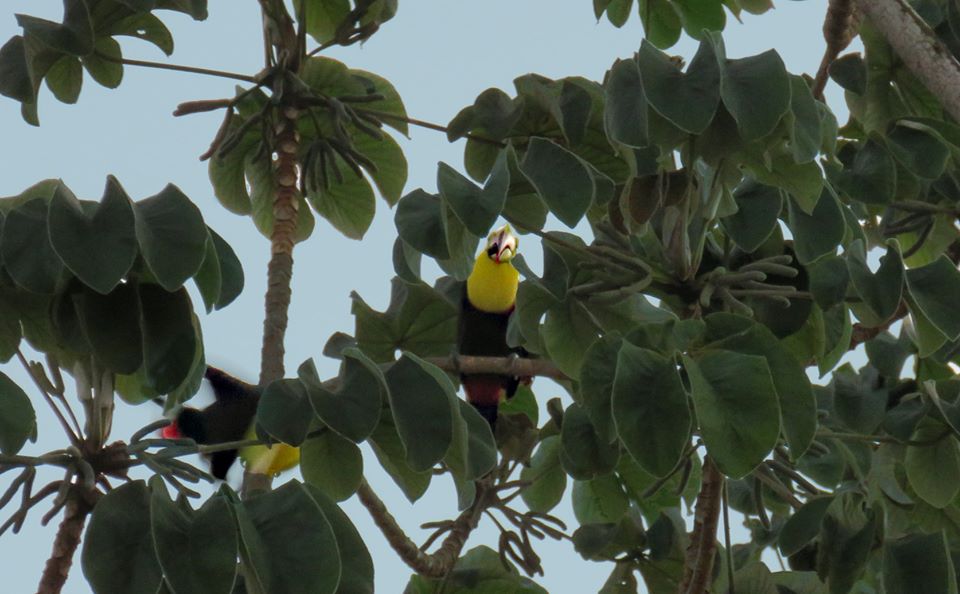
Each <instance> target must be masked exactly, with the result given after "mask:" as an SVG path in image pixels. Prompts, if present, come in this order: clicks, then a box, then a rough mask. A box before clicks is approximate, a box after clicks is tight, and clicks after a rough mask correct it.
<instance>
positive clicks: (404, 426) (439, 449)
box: [386, 353, 456, 471]
mask: <svg viewBox="0 0 960 594" xmlns="http://www.w3.org/2000/svg"><path fill="white" fill-rule="evenodd" d="M386 378H387V385H388V386H389V391H388V392H387V393H388V394H389V398H390V410H391V411H392V412H393V418H394V420H395V422H396V426H397V432H398V433H399V435H400V440H401V441H402V442H403V446H404V448H405V449H406V452H407V462H408V463H409V464H410V467H411V468H412V469H413V470H421V471H422V470H429V469H430V468H432V467H433V466H434V465H435V464H436V463H437V462H439V461H440V460H441V459H442V458H443V457H444V455H445V454H446V453H447V450H448V449H450V443H451V442H452V440H453V413H454V411H453V401H454V400H455V399H456V393H455V392H454V389H453V385H452V384H451V383H450V380H449V379H448V378H447V376H446V375H444V373H443V372H442V371H440V370H439V369H438V368H437V367H436V366H434V365H431V364H430V363H427V362H426V361H424V360H423V359H420V358H419V357H417V356H416V355H413V354H411V353H404V354H403V356H402V357H400V359H399V360H398V361H397V362H396V363H394V364H393V366H392V367H391V368H390V369H389V370H388V371H387V373H386Z"/></svg>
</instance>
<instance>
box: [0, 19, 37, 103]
mask: <svg viewBox="0 0 960 594" xmlns="http://www.w3.org/2000/svg"><path fill="white" fill-rule="evenodd" d="M0 95H5V96H7V97H10V98H11V99H16V100H17V101H21V102H32V101H34V100H35V97H36V94H35V93H34V89H33V83H32V82H31V80H30V70H29V68H28V66H27V56H26V50H25V49H24V43H23V37H21V36H20V35H14V36H13V37H11V38H10V39H9V40H7V42H6V43H4V44H3V47H0Z"/></svg>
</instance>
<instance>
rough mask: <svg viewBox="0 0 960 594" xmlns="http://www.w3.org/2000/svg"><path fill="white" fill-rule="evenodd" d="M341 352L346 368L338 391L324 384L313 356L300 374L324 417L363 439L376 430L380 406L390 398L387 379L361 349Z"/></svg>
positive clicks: (357, 439)
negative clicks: (333, 390)
mask: <svg viewBox="0 0 960 594" xmlns="http://www.w3.org/2000/svg"><path fill="white" fill-rule="evenodd" d="M341 356H342V357H343V368H342V370H341V374H340V384H339V386H337V390H336V392H332V391H330V390H328V389H327V388H325V387H324V386H323V383H322V382H321V381H320V378H319V376H318V374H317V371H316V368H315V367H314V364H313V361H312V360H307V361H306V362H304V363H303V365H301V366H300V369H299V370H298V374H299V376H300V380H301V381H302V382H303V384H304V385H305V386H306V387H307V391H308V393H309V397H310V404H311V406H312V407H313V411H314V412H315V413H316V414H317V416H318V417H320V420H322V421H323V422H324V423H325V424H326V425H327V426H329V427H330V428H331V429H333V430H334V431H336V432H338V433H340V434H341V435H343V436H344V437H346V438H348V439H351V440H353V441H355V442H357V443H360V442H361V441H363V440H364V439H366V438H367V437H368V436H369V435H370V434H371V433H373V430H374V429H375V428H376V426H377V422H378V421H379V420H380V409H381V407H382V405H383V402H384V401H385V400H386V398H387V386H386V380H385V379H384V377H383V373H382V372H381V371H380V368H379V367H377V366H376V364H374V363H373V362H372V361H371V360H370V359H368V358H367V357H366V355H364V354H363V353H362V352H361V351H359V350H357V349H355V348H348V349H346V350H345V351H343V352H342V353H341Z"/></svg>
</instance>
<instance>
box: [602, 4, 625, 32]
mask: <svg viewBox="0 0 960 594" xmlns="http://www.w3.org/2000/svg"><path fill="white" fill-rule="evenodd" d="M632 6H633V0H607V7H606V10H607V20H609V21H610V24H611V25H613V26H614V27H617V28H618V29H619V28H620V27H622V26H623V25H624V24H626V22H627V19H628V18H629V17H630V8H631V7H632ZM598 18H599V17H598Z"/></svg>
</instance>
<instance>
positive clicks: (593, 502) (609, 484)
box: [571, 474, 630, 524]
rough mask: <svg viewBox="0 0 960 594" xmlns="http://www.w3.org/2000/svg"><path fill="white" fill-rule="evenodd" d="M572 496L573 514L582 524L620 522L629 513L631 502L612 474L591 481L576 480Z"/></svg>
mask: <svg viewBox="0 0 960 594" xmlns="http://www.w3.org/2000/svg"><path fill="white" fill-rule="evenodd" d="M571 498H572V499H573V514H574V515H575V516H576V517H577V521H578V522H580V523H581V524H603V523H614V522H618V521H620V518H622V517H623V515H624V514H625V513H627V508H628V506H629V503H630V501H629V499H627V494H626V493H624V492H623V488H622V487H621V486H620V483H619V482H618V481H617V478H616V477H615V476H614V475H612V474H608V475H606V476H601V477H597V478H595V479H592V480H589V481H574V482H573V492H572V494H571Z"/></svg>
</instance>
